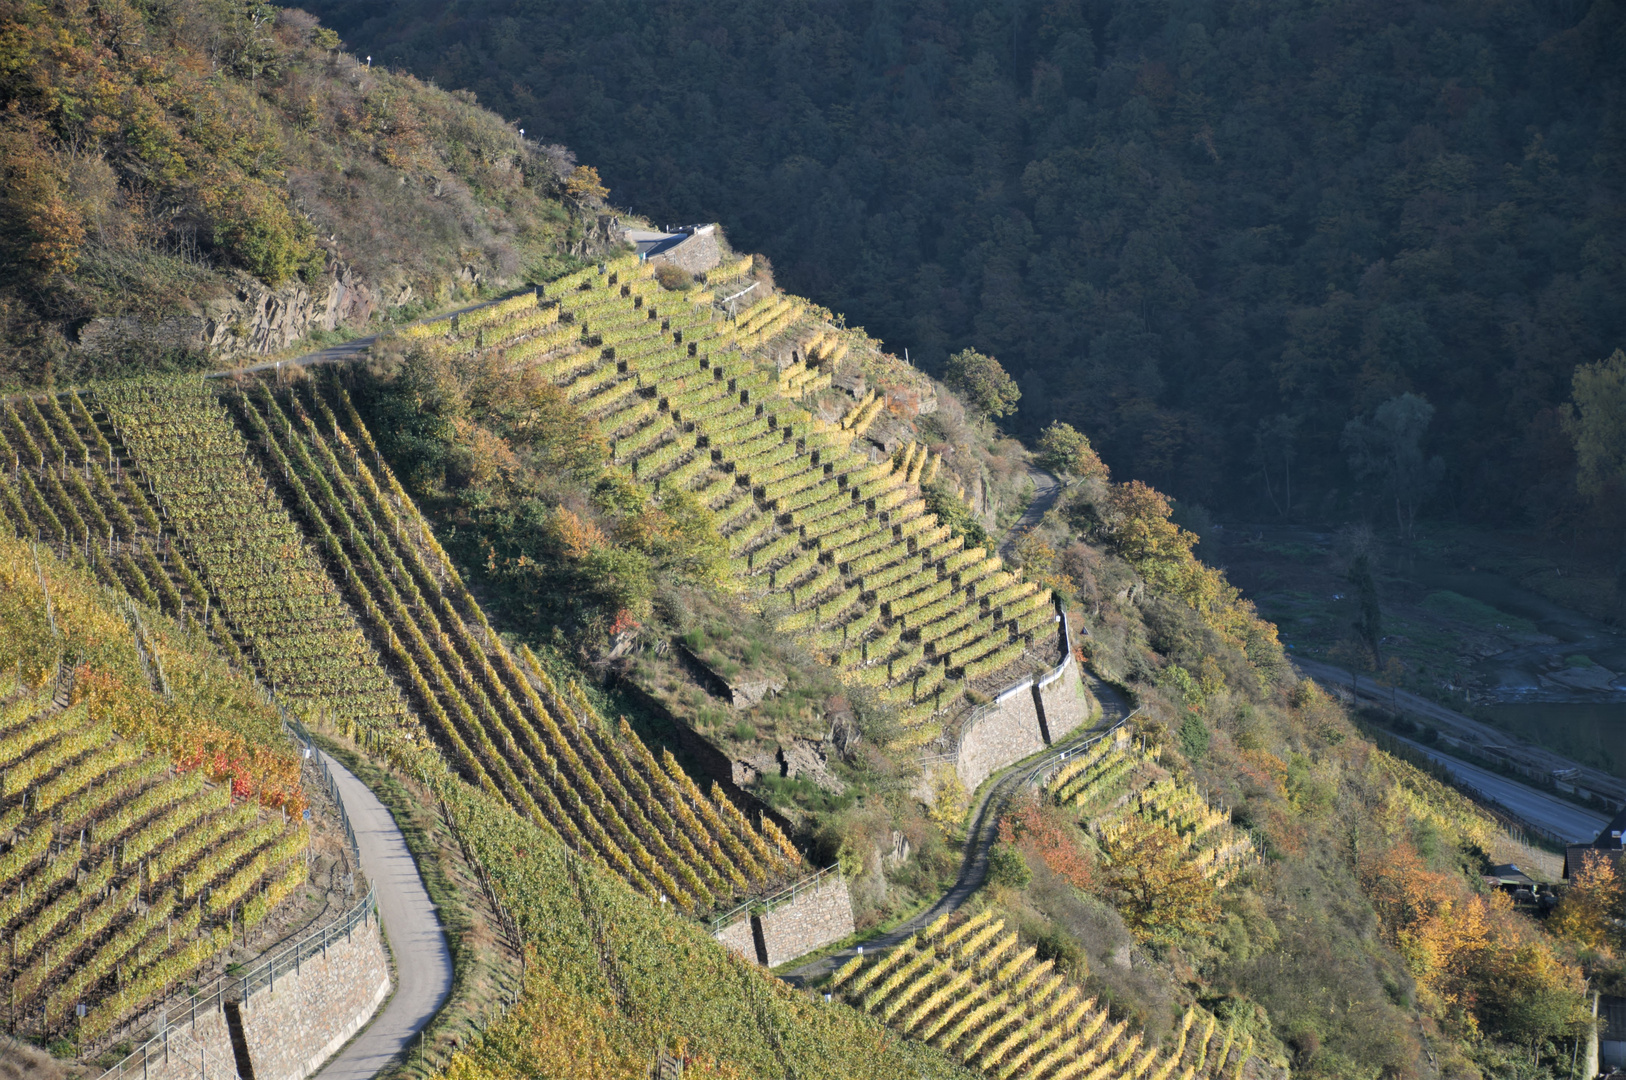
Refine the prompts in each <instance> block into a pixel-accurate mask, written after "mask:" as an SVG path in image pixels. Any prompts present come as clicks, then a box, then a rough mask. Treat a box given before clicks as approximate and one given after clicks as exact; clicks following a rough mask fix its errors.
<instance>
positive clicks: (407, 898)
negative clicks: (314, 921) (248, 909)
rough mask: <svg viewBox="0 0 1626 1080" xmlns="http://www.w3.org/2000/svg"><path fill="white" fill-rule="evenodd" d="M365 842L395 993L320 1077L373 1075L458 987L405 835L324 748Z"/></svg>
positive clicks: (364, 861)
mask: <svg viewBox="0 0 1626 1080" xmlns="http://www.w3.org/2000/svg"><path fill="white" fill-rule="evenodd" d="M322 756H323V758H324V759H325V760H326V761H327V767H328V768H329V769H331V770H333V778H334V780H335V781H336V782H337V783H338V785H339V794H340V795H341V796H342V797H343V798H344V808H345V812H346V813H348V814H349V815H350V825H351V827H352V828H354V829H355V831H356V843H357V844H358V845H359V846H360V847H361V866H362V869H363V870H365V871H366V873H367V876H368V878H370V879H371V880H372V882H373V885H374V887H375V888H376V889H377V891H378V910H379V914H380V915H381V916H382V918H383V923H384V936H385V937H386V938H387V939H388V940H389V943H390V951H391V952H392V953H394V955H395V976H396V980H397V983H396V987H395V993H394V995H393V996H392V997H391V998H390V999H389V1001H388V1003H386V1004H385V1006H384V1008H383V1010H382V1011H381V1012H380V1013H379V1014H378V1015H377V1016H375V1017H374V1018H373V1020H372V1023H370V1024H368V1025H367V1027H365V1028H364V1029H362V1032H361V1034H359V1035H357V1036H356V1037H355V1038H354V1039H352V1040H351V1041H350V1043H349V1045H347V1046H346V1047H345V1048H344V1049H343V1050H340V1051H339V1053H338V1055H337V1056H336V1057H334V1058H333V1059H332V1060H331V1061H329V1062H328V1063H327V1064H326V1065H325V1066H323V1067H322V1069H321V1070H320V1071H318V1072H317V1073H316V1076H317V1077H318V1078H319V1080H371V1078H372V1077H374V1076H377V1075H378V1073H379V1072H380V1071H382V1070H383V1069H384V1068H385V1067H386V1066H387V1065H389V1064H390V1063H391V1062H392V1061H394V1060H395V1059H396V1058H397V1057H398V1056H399V1055H400V1054H401V1053H402V1052H403V1051H404V1050H406V1048H407V1046H408V1045H409V1044H410V1043H411V1041H412V1039H413V1037H414V1036H416V1035H417V1034H418V1032H419V1031H422V1030H423V1028H424V1026H425V1025H427V1024H428V1023H429V1020H430V1018H431V1017H433V1016H434V1015H435V1013H436V1012H437V1011H438V1010H439V1009H440V1006H441V1004H442V1003H443V1002H445V1000H446V997H447V995H448V994H450V993H451V991H452V956H451V953H450V952H449V951H448V950H447V948H446V935H445V933H444V932H443V931H442V930H441V926H440V917H439V916H438V915H436V914H435V905H434V904H432V903H430V901H429V893H428V892H427V891H426V890H425V889H424V887H423V879H422V878H420V877H419V876H418V868H417V866H416V865H415V864H414V863H413V861H412V853H411V852H410V851H409V850H407V845H406V837H404V836H402V835H401V830H400V829H399V828H398V827H397V826H396V824H395V818H394V817H392V816H391V815H390V812H389V810H388V809H386V808H385V806H384V804H383V803H381V802H379V801H378V797H377V796H375V795H374V794H373V793H372V792H371V791H369V790H367V786H366V785H365V784H363V783H362V782H361V781H360V780H358V779H356V777H355V775H354V774H353V773H351V772H350V771H349V770H347V769H346V768H345V767H344V766H343V765H340V764H339V763H338V762H337V761H335V760H334V759H333V758H331V757H329V756H328V755H326V754H323V755H322Z"/></svg>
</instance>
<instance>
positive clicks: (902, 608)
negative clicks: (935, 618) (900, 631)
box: [886, 580, 954, 629]
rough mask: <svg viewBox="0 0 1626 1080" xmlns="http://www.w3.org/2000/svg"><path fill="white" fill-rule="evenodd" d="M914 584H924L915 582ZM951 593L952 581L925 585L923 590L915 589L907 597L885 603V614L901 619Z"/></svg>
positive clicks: (952, 589) (952, 588)
mask: <svg viewBox="0 0 1626 1080" xmlns="http://www.w3.org/2000/svg"><path fill="white" fill-rule="evenodd" d="M916 584H924V582H916ZM953 591H954V583H953V582H952V581H948V580H943V581H937V582H934V583H932V584H928V585H926V586H925V588H920V589H916V590H915V591H914V592H912V593H910V594H908V595H907V596H900V597H898V598H897V599H895V600H888V601H886V606H887V613H888V614H889V615H890V616H891V617H892V618H894V619H901V618H902V617H903V616H905V615H908V614H909V613H910V612H911V611H916V610H918V609H920V608H923V607H926V606H927V605H928V604H933V603H936V602H937V601H938V600H941V599H943V598H944V597H945V596H948V595H949V594H950V593H952V592H953ZM907 628H908V627H907V625H906V629H907Z"/></svg>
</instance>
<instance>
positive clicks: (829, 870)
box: [711, 863, 841, 934]
mask: <svg viewBox="0 0 1626 1080" xmlns="http://www.w3.org/2000/svg"><path fill="white" fill-rule="evenodd" d="M840 875H841V864H840V863H832V864H831V865H829V866H827V867H825V868H824V869H823V870H820V871H819V872H818V873H816V874H809V875H808V876H807V877H805V878H802V879H801V880H800V881H795V882H792V883H791V884H789V885H786V886H785V887H784V888H783V889H780V890H779V891H778V892H776V893H770V894H769V895H767V896H764V897H762V898H761V899H758V900H747V901H746V902H745V903H743V904H739V905H737V906H735V907H732V908H730V909H729V910H727V911H725V912H723V913H722V914H721V915H718V916H716V917H714V918H713V919H712V920H711V932H712V933H713V934H715V933H717V931H719V930H721V929H723V927H725V926H727V925H729V924H730V923H732V922H734V921H735V920H736V919H738V918H739V917H740V916H741V915H743V914H746V913H753V914H758V915H766V914H767V913H768V912H770V911H772V910H774V909H775V908H778V907H783V906H784V905H786V904H789V903H791V902H793V901H794V900H795V899H796V898H797V897H798V896H801V895H802V894H804V893H808V892H812V891H813V890H815V889H817V888H818V887H819V885H820V884H822V883H823V882H824V881H826V880H828V879H829V878H830V877H832V876H835V877H839V876H840Z"/></svg>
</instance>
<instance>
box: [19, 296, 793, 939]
mask: <svg viewBox="0 0 1626 1080" xmlns="http://www.w3.org/2000/svg"><path fill="white" fill-rule="evenodd" d="M532 307H533V311H534V304H533V305H532ZM487 310H494V311H495V313H496V314H495V315H494V316H485V317H486V318H488V319H492V320H500V321H501V322H502V323H504V324H507V323H510V322H512V321H514V319H513V318H511V317H515V316H517V317H519V318H523V317H524V313H523V312H520V311H519V310H518V309H517V308H516V307H515V306H513V305H508V306H506V307H504V306H499V307H497V308H495V309H487ZM492 325H493V326H495V325H496V322H493V323H492ZM492 332H494V331H492ZM526 332H531V333H533V334H534V333H536V332H540V333H543V334H545V333H547V327H546V323H545V322H544V321H542V320H535V319H533V322H532V324H531V325H530V330H529V331H526ZM228 403H229V406H230V407H229V408H228ZM337 404H338V407H339V408H340V409H341V410H342V411H344V412H345V415H346V423H347V424H348V425H349V432H348V433H347V432H346V430H345V429H344V427H343V426H342V425H341V424H340V422H339V420H338V419H337V418H336V416H335V414H334V412H333V410H332V408H331V407H330V405H329V403H328V402H327V401H325V400H321V399H317V398H314V397H309V396H302V395H300V394H293V395H289V396H284V397H283V398H282V399H281V400H280V401H279V399H278V398H277V396H276V395H274V394H273V393H272V392H271V391H270V390H269V389H268V388H267V387H266V386H264V385H263V384H250V385H249V386H247V387H236V386H218V385H216V384H205V383H198V382H169V383H145V384H136V383H131V384H122V385H118V386H106V387H101V388H99V389H98V390H97V391H96V392H95V394H94V395H93V396H92V397H91V400H90V401H88V402H87V401H86V400H85V399H84V398H82V397H81V396H79V395H76V394H68V395H64V396H63V397H61V398H58V397H48V398H40V399H34V400H28V399H24V400H23V401H21V402H20V403H7V405H6V407H5V409H4V410H0V418H4V419H5V420H6V421H7V422H8V427H7V428H6V434H7V436H8V438H9V442H8V444H7V445H8V446H9V447H11V448H13V455H12V456H13V459H14V460H13V469H12V471H11V473H10V475H9V476H7V477H5V478H4V480H3V484H4V487H3V488H0V492H3V493H4V495H5V496H6V504H7V508H8V511H9V513H10V514H11V517H12V521H13V524H14V525H15V526H16V528H17V531H18V532H19V534H21V535H23V536H34V535H40V536H43V537H46V538H49V539H52V540H53V541H54V542H55V544H56V545H57V546H58V547H59V548H60V549H62V550H63V551H65V552H67V551H71V552H73V554H74V556H75V557H76V558H80V559H83V560H84V561H85V562H86V563H87V564H88V565H89V566H90V567H92V568H94V569H95V571H96V573H97V574H98V575H99V576H100V577H101V578H102V579H103V580H104V581H105V582H107V583H109V584H114V585H118V586H120V587H122V588H123V589H125V590H127V591H128V592H129V593H130V594H131V595H132V596H135V597H137V598H139V599H142V600H144V601H146V602H148V603H149V604H151V605H153V606H154V607H161V608H162V609H163V610H165V611H167V612H169V613H170V614H173V615H175V616H177V617H179V618H180V619H182V620H183V621H191V622H194V623H199V624H205V625H207V626H208V627H209V629H210V631H211V632H212V634H213V637H214V640H215V641H216V642H217V643H218V644H219V645H220V646H221V648H222V650H223V651H224V652H226V654H227V655H228V656H231V657H233V658H234V659H236V660H237V661H238V662H239V663H240V664H242V665H243V666H245V668H246V669H247V670H249V671H252V672H253V673H254V674H256V675H257V676H258V678H259V679H260V680H261V681H262V682H263V683H265V684H266V685H268V686H269V687H270V688H271V689H272V690H274V691H275V692H276V693H277V695H278V696H279V697H280V698H281V699H282V700H283V701H284V702H285V703H286V704H287V705H288V706H289V707H290V708H292V709H294V710H295V711H296V712H299V713H301V714H304V715H306V716H309V717H312V718H320V719H322V720H324V721H327V722H329V723H331V724H333V725H335V726H336V727H338V728H340V729H341V730H344V731H347V732H351V733H353V734H355V735H356V736H357V737H358V738H362V739H365V740H368V741H369V742H372V743H375V744H377V745H379V746H380V747H382V748H385V749H387V748H388V747H389V746H391V745H399V744H400V743H401V742H402V741H414V740H417V739H419V738H421V737H423V736H424V735H428V736H429V737H431V738H433V739H434V740H435V741H436V742H437V743H438V744H439V745H440V746H442V747H443V748H444V749H445V750H446V751H447V752H448V754H449V756H450V757H451V759H452V761H453V762H454V764H455V765H456V766H457V767H458V768H459V769H460V771H462V772H463V774H464V775H465V776H467V777H468V778H469V779H470V780H471V781H473V782H475V783H477V784H479V785H480V786H482V787H483V788H485V789H486V790H487V791H489V792H492V793H494V794H496V793H500V794H501V795H502V797H504V798H506V799H507V800H508V801H509V802H510V803H511V804H512V805H513V806H514V807H515V809H517V810H518V811H519V812H520V813H522V814H524V815H525V816H526V817H527V818H528V819H530V820H532V821H533V822H535V823H537V824H538V825H540V826H542V827H544V828H546V829H549V830H551V831H553V832H555V833H557V834H558V835H559V836H560V837H562V838H563V839H564V840H565V842H566V843H567V844H569V845H570V846H571V847H572V848H573V849H574V850H576V851H578V852H581V853H583V854H589V855H591V856H593V857H594V858H595V859H597V860H599V861H601V862H602V863H603V864H604V865H606V866H609V867H611V868H612V869H614V870H615V871H616V872H618V873H620V874H622V875H623V876H625V877H626V878H627V879H628V880H629V881H631V882H632V883H633V885H634V886H635V887H636V888H638V889H639V890H640V891H642V892H644V893H645V894H646V895H649V896H658V895H664V896H666V897H668V898H669V899H670V900H672V902H673V903H675V904H677V905H678V906H679V907H680V908H683V909H684V910H689V911H695V912H701V911H705V910H708V909H711V908H714V907H718V906H731V905H732V904H733V903H735V902H737V901H739V900H742V899H745V898H748V897H749V896H750V895H752V894H754V893H756V892H759V891H762V890H766V889H770V888H771V887H773V886H774V885H776V884H777V883H779V882H781V881H783V880H784V879H786V878H787V877H793V876H795V875H797V874H798V873H799V872H801V870H802V867H801V857H800V855H799V854H798V853H797V851H796V849H795V848H794V846H793V845H791V843H790V842H789V840H788V839H786V838H785V837H784V836H783V835H782V834H780V833H779V832H778V830H777V829H776V828H775V827H774V825H773V823H772V822H771V821H769V822H765V823H764V827H763V828H761V829H758V828H756V827H754V826H753V825H751V824H750V823H749V821H748V820H747V819H746V818H745V816H744V815H743V814H742V813H741V812H740V811H739V810H738V809H737V808H735V807H734V806H733V805H732V803H730V802H729V800H728V798H727V796H726V795H724V794H723V793H722V791H721V790H720V789H716V788H714V789H713V791H712V792H711V793H710V795H707V794H705V793H702V792H701V791H700V790H699V789H698V787H697V786H696V785H695V784H694V782H693V781H692V779H690V778H689V777H688V776H687V774H685V773H684V772H683V771H682V770H681V768H679V767H678V765H677V763H676V761H675V760H673V759H671V757H670V756H669V755H668V756H667V757H666V758H665V759H664V760H657V759H656V758H655V756H654V755H653V754H652V753H651V752H650V751H649V749H648V747H646V746H644V745H643V743H642V742H641V741H639V740H638V739H637V737H636V736H635V735H634V734H633V733H632V732H631V730H630V729H628V728H626V727H625V726H624V725H623V726H622V727H621V728H619V729H616V728H613V727H612V726H611V725H609V724H608V723H607V722H606V721H605V720H604V718H603V717H601V716H598V715H597V714H596V713H595V712H594V711H593V709H592V706H591V705H590V703H588V701H587V699H586V697H585V696H584V695H582V693H581V691H580V690H579V689H578V688H576V687H574V686H571V687H567V688H565V689H563V690H561V689H560V688H559V687H557V686H555V685H554V684H553V682H552V681H551V680H550V679H549V677H548V675H547V674H546V672H544V671H543V670H542V669H541V667H540V666H538V665H537V664H536V663H535V662H534V658H532V657H530V656H529V655H528V654H522V655H521V656H519V657H517V658H516V657H515V656H513V655H512V654H511V653H510V652H509V651H508V650H507V648H506V647H505V646H503V644H502V643H501V641H500V640H499V639H498V638H497V636H496V635H495V634H494V633H493V632H492V631H491V628H490V626H489V625H488V624H487V623H486V619H485V615H484V613H483V612H481V611H480V608H479V605H478V604H476V603H475V602H474V600H473V598H472V597H471V596H470V595H469V594H468V591H467V590H466V589H465V588H464V587H463V583H462V581H461V580H460V579H459V578H458V576H457V573H456V570H455V569H454V568H453V567H452V565H451V563H450V561H449V560H448V559H447V558H446V556H445V554H444V552H442V551H441V550H440V548H439V546H438V545H437V544H436V543H435V541H434V538H433V536H432V534H431V533H430V532H429V529H428V527H427V525H426V524H425V523H424V521H423V520H422V519H421V518H420V517H419V516H418V515H417V510H416V508H415V507H413V505H412V503H411V501H410V499H408V498H407V497H406V496H405V494H404V492H403V491H402V490H401V488H400V485H399V484H398V483H396V481H395V479H394V478H393V476H391V475H389V473H388V470H387V469H386V468H384V466H382V465H381V464H379V463H378V460H377V455H376V453H372V452H371V439H370V437H369V436H368V434H367V433H366V431H365V430H364V429H363V428H362V427H361V425H360V421H359V419H357V418H356V417H355V414H354V411H353V410H349V409H348V408H347V407H346V405H347V403H346V402H343V401H342V400H341V401H340V402H338V403H337ZM245 433H246V434H247V435H248V436H250V438H245V437H244V436H245ZM358 446H360V447H362V448H365V449H366V450H367V451H368V453H367V454H366V457H370V458H371V459H372V460H373V462H374V465H372V466H369V465H368V464H367V462H366V460H365V458H364V455H363V453H361V452H359V451H358V449H357V447H358ZM375 469H376V470H377V471H375ZM289 508H291V509H292V513H290V510H289Z"/></svg>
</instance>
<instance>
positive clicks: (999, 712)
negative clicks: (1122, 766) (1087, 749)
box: [921, 615, 1095, 792]
mask: <svg viewBox="0 0 1626 1080" xmlns="http://www.w3.org/2000/svg"><path fill="white" fill-rule="evenodd" d="M1057 633H1058V635H1059V637H1060V644H1061V649H1062V659H1061V663H1060V664H1057V665H1056V666H1055V667H1054V668H1052V669H1050V671H1049V672H1047V673H1045V674H1044V675H1041V676H1039V677H1038V678H1037V679H1034V678H1027V679H1023V680H1022V681H1020V682H1017V683H1014V684H1012V685H1011V686H1008V687H1006V688H1005V689H1004V690H1003V691H1001V692H1000V694H999V696H998V697H996V698H995V699H994V700H993V701H992V702H991V703H990V704H988V705H984V706H983V707H982V708H980V709H978V710H977V711H976V712H974V713H972V715H971V718H970V719H969V720H968V721H966V724H965V726H964V727H962V728H961V729H960V735H959V739H958V741H957V743H956V744H955V748H954V750H953V752H952V755H951V757H952V761H953V765H954V769H955V771H956V772H957V773H958V774H959V777H960V782H961V783H962V784H964V785H965V789H966V790H967V791H975V790H977V786H978V785H979V784H981V783H982V782H983V781H984V780H986V779H988V777H989V776H991V775H993V774H994V773H996V772H998V771H999V770H1000V769H1003V768H1004V767H1005V766H1007V765H1009V764H1011V763H1012V762H1014V761H1020V760H1022V759H1023V758H1025V757H1027V756H1028V755H1029V754H1036V753H1038V752H1039V751H1040V750H1043V749H1044V748H1045V747H1046V746H1049V745H1051V744H1052V743H1054V742H1056V741H1057V740H1059V739H1062V738H1064V737H1065V736H1067V735H1068V734H1069V733H1070V732H1072V731H1074V730H1075V729H1076V728H1078V726H1079V725H1080V724H1085V723H1088V722H1089V719H1090V715H1091V714H1092V713H1093V712H1094V711H1095V707H1094V704H1093V702H1092V701H1091V699H1090V695H1089V692H1088V691H1087V690H1085V689H1084V682H1083V677H1082V676H1081V675H1080V673H1079V668H1078V662H1077V661H1076V660H1074V658H1073V637H1072V630H1071V628H1070V627H1069V625H1068V623H1067V618H1066V616H1065V615H1064V616H1061V618H1060V620H1059V625H1058V627H1057ZM927 771H928V772H930V771H931V770H929V769H928V770H927ZM923 783H926V782H923ZM928 786H929V785H928ZM921 790H922V791H923V792H924V791H925V790H926V788H925V787H922V788H921Z"/></svg>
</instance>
